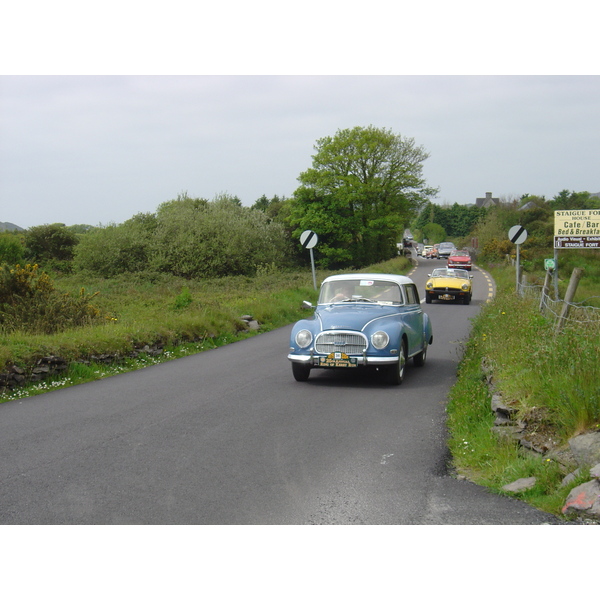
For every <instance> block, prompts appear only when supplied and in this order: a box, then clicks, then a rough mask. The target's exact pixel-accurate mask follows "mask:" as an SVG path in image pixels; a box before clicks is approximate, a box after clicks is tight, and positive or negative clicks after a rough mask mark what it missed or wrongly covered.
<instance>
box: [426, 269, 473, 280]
mask: <svg viewBox="0 0 600 600" xmlns="http://www.w3.org/2000/svg"><path fill="white" fill-rule="evenodd" d="M431 276H432V277H458V278H459V279H469V274H468V273H467V271H465V270H464V269H434V270H433V273H432V274H431Z"/></svg>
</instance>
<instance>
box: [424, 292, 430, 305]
mask: <svg viewBox="0 0 600 600" xmlns="http://www.w3.org/2000/svg"><path fill="white" fill-rule="evenodd" d="M425 302H427V304H431V296H430V295H429V294H426V295H425Z"/></svg>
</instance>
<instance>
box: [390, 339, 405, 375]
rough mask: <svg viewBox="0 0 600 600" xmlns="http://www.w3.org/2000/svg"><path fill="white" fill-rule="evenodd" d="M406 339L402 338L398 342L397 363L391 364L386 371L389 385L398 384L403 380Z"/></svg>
mask: <svg viewBox="0 0 600 600" xmlns="http://www.w3.org/2000/svg"><path fill="white" fill-rule="evenodd" d="M406 354H407V352H406V341H405V340H402V343H401V344H400V354H399V356H398V363H397V364H395V365H392V366H391V367H390V369H389V371H388V377H387V379H388V383H389V384H390V385H400V384H401V383H402V382H403V381H404V369H405V368H406Z"/></svg>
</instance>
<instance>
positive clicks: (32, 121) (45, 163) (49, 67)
mask: <svg viewBox="0 0 600 600" xmlns="http://www.w3.org/2000/svg"><path fill="white" fill-rule="evenodd" d="M109 4H110V2H109ZM127 4H129V3H127ZM175 4H179V3H178V2H175ZM263 4H264V3H263ZM331 4H335V3H331V2H329V3H325V4H322V5H319V6H329V5H331ZM382 4H383V3H381V2H377V1H375V3H374V4H373V7H375V6H381V5H382ZM429 4H430V3H429ZM450 4H452V3H450ZM463 4H465V3H464V2H460V1H459V2H458V4H457V5H456V6H461V5H463ZM578 4H579V3H578V2H577V1H575V2H574V3H573V7H576V6H577V5H578ZM309 5H311V2H309ZM42 6H46V5H42ZM74 6H75V5H74ZM243 6H246V4H244V5H243ZM443 6H447V4H444V5H443ZM452 6H455V5H454V4H453V5H452ZM455 8H456V7H455ZM53 10H54V9H53ZM50 14H51V13H50V12H48V13H46V14H45V15H41V16H40V22H39V23H38V28H37V29H34V30H31V31H30V34H31V35H30V39H32V40H34V39H37V38H38V37H39V36H40V35H42V34H44V35H46V36H47V39H52V40H53V43H51V44H48V45H46V46H45V45H43V44H42V45H41V46H40V45H38V46H37V50H36V52H35V53H34V55H33V58H32V59H31V60H29V62H28V61H27V60H25V62H24V64H23V65H20V64H19V62H18V61H16V60H15V61H14V63H13V62H10V61H4V62H1V61H2V59H1V58H0V66H2V67H7V65H8V66H9V67H10V68H2V69H0V221H2V222H11V223H15V224H16V225H19V226H21V227H24V228H27V227H31V226H34V225H40V224H44V223H54V222H62V223H65V224H67V225H71V224H77V223H86V224H90V225H98V224H107V223H110V222H116V223H120V222H123V221H125V220H126V219H128V218H130V217H131V216H133V215H135V214H137V213H139V212H154V211H155V210H156V209H157V207H158V205H159V204H160V203H162V202H165V201H168V200H171V199H174V198H176V197H177V195H178V194H179V193H181V192H187V193H188V194H189V195H190V196H193V197H203V198H207V199H212V198H214V197H215V195H216V194H219V193H222V192H225V193H229V194H231V195H235V196H237V197H239V198H240V200H241V201H242V203H243V204H244V205H251V204H253V203H254V202H255V201H256V200H257V199H258V198H259V197H260V196H262V195H263V194H265V195H267V197H272V196H274V195H278V196H280V197H281V196H286V197H290V196H291V195H292V194H293V192H294V190H295V189H296V188H297V186H298V181H297V177H298V175H299V174H300V173H301V172H302V171H304V170H306V169H307V168H308V167H310V166H311V155H312V154H313V153H314V144H315V142H316V140H318V139H319V138H321V137H324V136H328V135H334V134H335V133H336V131H337V130H338V129H343V128H352V127H355V126H368V125H374V126H376V127H383V128H387V129H391V130H392V131H393V132H394V133H396V134H400V135H402V136H406V137H411V138H414V140H415V141H416V143H417V144H418V145H420V146H423V148H424V149H425V150H426V151H427V152H428V153H429V154H430V157H429V158H428V159H427V160H426V161H425V163H424V175H425V178H426V180H427V183H428V184H429V185H430V186H433V187H437V188H439V194H438V197H437V199H436V202H438V203H440V204H443V203H450V204H453V203H454V202H458V203H460V204H468V203H473V202H475V199H476V198H478V197H482V196H484V195H485V193H486V192H492V193H493V195H494V196H496V197H498V196H499V197H513V196H521V195H522V194H526V193H528V194H537V195H543V196H545V197H546V198H547V199H550V198H552V197H553V196H554V195H556V194H558V193H559V192H560V191H561V190H563V189H568V190H574V191H584V190H586V191H589V192H592V193H594V192H600V168H599V165H600V135H599V132H600V101H599V98H600V76H599V75H598V73H594V74H593V75H587V74H585V73H586V71H585V70H583V71H579V72H578V73H583V74H573V75H553V74H548V73H553V70H552V68H547V67H546V66H545V65H544V63H541V62H535V61H533V62H532V61H531V60H528V59H527V55H526V54H525V53H524V52H523V53H522V54H521V53H520V54H519V57H518V58H517V59H516V60H513V62H511V63H509V65H508V67H507V68H505V69H502V68H498V66H497V65H498V63H493V66H494V67H495V68H494V69H492V71H491V72H492V73H508V74H506V75H504V74H501V75H499V74H492V75H478V74H473V75H462V74H460V75H457V74H456V73H479V72H483V73H485V72H486V70H485V67H482V68H478V67H477V63H468V66H467V68H464V69H462V68H458V67H455V66H454V64H452V65H451V66H450V68H448V65H446V64H445V63H444V62H443V60H442V59H443V57H444V56H446V55H447V54H451V49H452V48H454V49H455V50H456V47H454V46H450V45H448V46H444V44H443V41H444V40H442V45H441V47H440V46H438V47H437V48H436V49H435V50H434V56H435V57H436V58H435V60H432V59H429V62H427V63H425V64H424V65H423V63H419V62H417V61H416V58H417V57H418V56H421V55H422V54H424V53H423V52H422V49H421V48H418V49H417V51H416V52H415V53H414V58H415V61H414V65H413V68H412V69H407V70H406V71H405V72H409V73H411V74H407V75H394V74H390V75H387V74H385V73H393V72H394V69H393V65H394V64H396V65H397V66H398V62H399V60H400V57H401V56H403V55H402V54H401V48H400V46H399V44H400V40H401V39H405V37H406V36H405V35H402V36H401V35H400V31H402V29H403V28H402V27H399V28H398V27H396V30H395V31H396V35H397V36H398V37H396V38H394V45H393V46H391V47H393V48H395V49H396V50H397V52H398V54H396V55H393V56H392V58H393V59H394V61H395V62H394V61H392V62H390V61H389V60H388V61H385V60H383V59H384V58H386V57H387V58H388V59H389V58H390V55H389V53H386V52H385V49H386V48H389V47H390V46H389V45H388V46H385V44H384V42H383V40H386V39H387V35H386V30H385V27H386V19H381V16H380V17H379V24H378V27H379V29H378V30H377V31H375V32H373V31H371V36H370V37H365V36H363V37H361V38H360V40H359V41H362V42H364V41H366V42H367V44H364V43H357V40H356V39H355V38H352V37H349V38H348V39H346V40H345V42H346V44H345V45H343V44H342V46H340V48H339V49H338V51H337V54H336V52H335V48H334V47H333V44H332V43H331V39H330V38H329V37H328V38H324V37H323V39H327V43H324V44H323V47H322V48H319V51H321V50H322V51H327V52H329V53H332V52H333V54H334V56H345V57H346V59H348V60H347V61H346V62H343V61H329V62H328V61H327V60H323V57H322V56H320V55H319V56H318V60H319V61H320V62H319V63H317V61H316V60H315V58H314V56H313V58H312V61H311V60H309V61H308V62H307V65H306V66H305V67H302V66H300V67H298V66H297V64H294V63H289V64H288V62H286V61H284V62H283V64H281V65H280V66H278V65H277V63H273V62H267V63H266V64H265V66H264V67H263V68H260V67H257V66H256V65H254V64H252V66H251V67H250V68H249V67H248V66H247V65H246V66H244V67H240V65H241V64H242V63H241V62H239V61H240V57H244V56H245V55H246V54H252V53H251V50H252V48H253V47H252V46H251V45H249V44H248V40H249V39H252V36H256V37H257V38H258V39H266V36H268V35H271V37H270V38H268V39H269V42H270V44H269V46H268V47H269V56H270V57H274V56H278V54H279V53H280V52H281V54H285V51H286V48H289V47H290V46H292V47H294V48H298V45H299V44H300V42H301V41H302V40H304V41H303V43H304V46H306V47H308V46H311V45H312V47H314V40H313V42H309V39H311V38H309V37H306V38H305V37H304V36H303V35H301V34H298V33H296V34H295V35H294V34H293V32H294V30H293V29H289V30H286V31H284V32H281V31H280V30H279V29H273V28H270V29H269V28H268V27H263V29H259V30H257V29H256V28H254V29H252V30H251V31H250V32H248V31H246V30H243V31H245V36H246V37H245V38H243V39H241V45H239V46H238V48H237V50H236V53H235V56H236V57H237V60H238V62H227V61H225V63H224V64H223V63H218V62H215V64H212V65H211V67H210V68H208V67H207V64H206V63H203V64H196V70H197V71H199V72H202V73H211V74H200V75H152V73H153V72H160V73H169V72H173V61H172V63H171V64H170V69H169V68H165V67H164V65H162V63H160V62H158V56H159V54H158V50H157V49H156V48H155V47H154V46H147V47H148V48H153V49H154V51H155V52H156V54H154V55H152V58H153V60H151V61H149V63H143V62H142V63H136V62H127V60H125V58H126V57H127V56H131V54H132V49H131V43H132V40H131V39H130V40H129V44H130V46H129V55H126V54H125V53H123V54H121V53H119V55H118V60H115V59H114V57H113V58H112V60H109V61H108V62H107V63H106V65H105V66H104V67H101V66H98V65H99V64H100V65H101V64H102V63H99V62H94V61H93V60H90V61H87V60H86V61H85V65H86V66H90V65H89V64H88V63H90V64H91V65H92V66H93V67H95V68H90V70H91V72H92V73H96V74H90V75H80V74H79V73H86V69H85V68H83V67H79V66H78V65H79V63H77V62H76V59H77V58H78V57H79V58H80V48H82V47H83V48H84V49H85V46H84V45H83V46H82V44H83V38H84V36H83V35H82V34H81V32H79V39H78V44H77V45H69V44H67V43H66V42H65V45H64V47H61V46H60V45H57V44H58V42H57V40H58V41H61V40H64V39H65V38H64V37H62V36H61V35H60V31H58V32H57V31H56V30H54V29H53V30H52V35H50V33H49V32H48V31H47V28H44V27H43V21H44V19H45V18H49V15H50ZM369 15H372V12H369V13H366V14H364V15H363V16H362V18H363V19H364V20H365V22H366V25H368V24H369V20H370V18H371V17H370V16H369ZM242 16H243V17H244V18H245V17H248V18H250V15H249V14H246V15H242ZM442 16H443V17H445V16H447V15H442ZM160 17H161V16H160V15H158V17H157V18H160ZM94 18H98V19H102V15H95V16H94ZM298 18H299V19H300V20H302V18H301V17H298ZM236 23H237V29H234V30H233V31H232V32H231V34H232V35H231V38H227V41H226V42H225V43H223V41H221V46H220V50H221V51H220V52H219V53H218V54H219V56H221V58H222V56H223V55H224V54H225V50H226V48H228V47H229V44H230V43H232V42H230V39H238V38H239V37H240V35H241V32H242V29H240V27H242V25H243V23H240V22H239V21H236V22H235V23H234V25H235V24H236ZM359 23H360V21H359ZM518 23H521V21H518ZM587 23H588V21H587V20H586V19H584V20H583V21H582V25H581V27H583V29H581V27H580V30H581V31H582V32H584V33H585V27H586V26H587V25H586V24H587ZM542 25H544V22H542ZM546 25H547V24H546ZM178 26H179V27H181V29H182V30H181V31H175V32H171V35H175V34H177V37H178V38H181V39H188V38H187V37H186V23H185V22H180V23H178ZM502 26H503V24H501V27H502ZM564 26H565V27H567V28H569V23H568V22H565V23H564ZM7 29H8V28H7ZM208 30H210V28H206V27H205V28H204V30H203V31H204V32H205V33H206V31H208ZM409 30H410V28H409ZM405 31H408V30H406V28H405ZM444 31H445V30H444ZM461 31H464V29H463V30H457V29H456V28H453V29H452V33H453V35H454V34H455V33H456V34H457V35H458V37H459V38H461V39H462V37H461ZM529 31H532V30H529ZM432 32H433V35H432V36H431V39H430V40H429V41H428V44H427V46H426V47H427V48H429V50H430V52H431V48H430V46H431V45H432V44H433V41H432V40H433V38H435V37H436V35H435V29H433V30H432ZM497 32H498V29H490V24H489V23H486V24H484V25H483V26H482V27H481V29H480V30H477V29H475V30H474V31H472V32H471V39H470V41H469V43H468V44H466V45H465V46H463V47H462V48H459V49H458V54H460V52H461V51H462V55H461V56H463V57H464V56H465V55H466V54H467V50H468V54H469V56H471V57H474V56H477V57H480V58H481V56H482V55H483V52H484V50H483V49H484V48H485V47H487V46H490V47H493V48H498V47H502V48H506V47H510V46H511V45H512V46H514V45H518V46H519V48H520V49H523V48H525V44H524V42H523V41H522V40H523V39H524V37H525V33H526V32H525V31H513V33H515V34H519V35H520V37H519V39H520V40H521V41H520V42H519V44H516V43H515V42H512V43H511V42H508V41H507V39H505V38H500V37H498V35H497ZM121 33H122V35H121V36H120V37H118V38H116V39H117V40H121V43H122V42H123V40H125V39H127V35H128V33H129V32H128V31H126V30H125V29H124V30H123V31H122V32H121ZM312 33H313V35H314V34H315V33H316V34H320V33H323V29H319V28H317V29H315V28H313V29H312ZM507 33H508V32H507ZM486 35H487V36H492V37H493V39H494V43H493V44H486V43H485V39H484V38H485V37H486ZM530 35H532V37H533V39H534V47H535V48H540V47H543V48H544V50H543V52H544V53H545V54H548V53H551V52H552V51H553V50H554V51H556V50H555V49H556V47H557V44H556V43H553V44H550V43H548V42H543V41H542V38H544V39H546V38H549V37H550V38H551V37H553V36H549V34H548V32H547V31H546V32H545V34H544V35H543V31H541V30H540V31H535V33H531V34H530ZM205 37H206V35H203V36H199V37H196V38H193V39H192V42H196V41H197V43H198V44H200V43H201V41H202V40H204V39H205ZM438 37H439V36H438ZM463 37H464V36H463ZM584 37H585V36H584ZM103 39H105V38H103ZM214 40H215V38H212V41H213V42H214ZM380 40H381V43H380ZM411 41H412V40H411ZM286 42H287V45H286ZM351 42H352V43H351ZM2 44H4V46H3V47H0V50H2V49H4V48H6V46H7V45H8V43H7V42H0V46H2ZM115 44H117V43H116V42H111V44H105V45H104V46H94V48H95V49H96V52H97V54H95V55H94V54H93V53H90V52H89V51H88V55H89V56H92V57H93V56H99V55H100V54H101V56H102V57H103V58H105V54H108V53H105V50H107V49H110V48H114V46H115ZM369 45H371V46H374V47H375V50H374V55H375V56H376V57H377V60H375V61H373V64H375V65H379V64H380V63H379V62H378V60H380V61H381V67H380V68H373V69H372V70H374V71H375V72H378V73H384V74H383V75H354V74H352V73H353V68H354V69H355V72H360V73H363V72H364V73H369V72H370V71H369V70H368V69H367V68H366V66H365V64H366V62H368V61H367V58H368V57H369V56H370V55H369V54H368V53H367V52H366V51H364V52H361V54H360V57H361V60H358V56H359V55H358V54H357V53H356V52H357V50H356V48H357V46H361V47H362V48H363V49H364V48H365V47H366V46H369ZM565 45H569V39H568V38H564V37H563V38H562V48H563V50H562V51H561V52H562V53H561V54H557V55H556V56H557V57H563V56H564V46H565ZM117 46H118V44H117ZM142 46H143V44H142ZM27 47H28V46H27V45H26V44H23V43H22V42H21V45H20V49H23V50H26V48H27ZM134 47H135V48H136V49H137V46H134ZM192 47H193V44H192ZM579 47H581V44H580V46H578V48H579ZM162 48H163V50H164V45H163V46H162ZM423 48H425V46H424V47H423ZM13 49H14V46H13ZM205 49H206V45H205V46H204V50H203V49H202V48H200V47H199V50H198V52H200V54H202V52H203V51H205ZM262 49H263V50H264V47H263V48H262ZM480 49H481V50H480ZM67 50H68V52H67ZM88 50H89V49H88ZM259 50H260V49H259ZM382 50H383V51H382ZM53 51H54V54H52V52H53ZM61 52H62V53H61ZM520 52H521V50H520ZM133 54H134V55H135V52H133ZM140 54H141V52H140ZM505 54H506V52H505V51H504V52H503V55H502V56H503V57H504V56H505ZM534 54H535V53H534ZM47 55H48V56H50V58H51V59H53V58H54V59H56V62H53V61H52V60H49V61H48V62H47V63H45V62H44V60H43V59H44V57H46V56H47ZM66 55H68V57H69V60H66V59H65V56H66ZM455 55H456V54H455ZM5 56H6V55H5ZM11 56H12V58H14V57H15V56H17V54H16V53H15V52H13V53H12V55H11ZM18 56H19V57H21V54H18ZM160 56H162V54H161V55H160ZM261 56H263V57H264V55H261ZM307 56H308V55H307ZM428 56H429V57H431V54H429V55H428ZM486 56H487V55H486ZM21 58H22V57H21ZM354 58H356V61H355V62H354V63H353V62H352V59H354ZM410 59H411V61H413V55H411V56H410ZM61 61H62V62H61ZM555 62H558V64H559V66H563V65H564V63H561V62H560V61H555ZM521 63H523V64H524V65H525V66H526V69H527V70H528V72H533V73H540V74H539V75H529V74H525V75H513V74H512V73H520V70H519V69H518V68H517V65H519V64H521ZM174 64H175V65H178V66H179V68H177V69H176V72H178V73H186V72H190V73H191V72H194V70H193V67H192V65H191V64H190V63H189V62H185V61H184V62H182V63H178V62H177V61H174ZM257 64H258V63H257ZM300 64H302V63H300ZM318 64H320V65H321V67H320V69H319V68H318V66H317V65H318ZM457 64H458V63H457ZM568 64H572V62H568ZM576 64H578V65H579V64H582V63H581V62H577V63H576ZM584 64H585V63H584ZM15 65H17V66H15ZM119 65H120V66H121V68H119ZM540 65H541V66H540ZM371 66H372V65H371ZM486 66H489V65H486ZM287 67H289V69H288V70H287V71H286V68H287ZM402 67H406V63H403V65H401V66H400V67H399V70H401V71H402ZM323 70H324V72H325V74H316V75H305V74H304V73H322V72H323ZM447 70H449V71H450V73H451V74H448V75H437V73H444V72H446V71H447ZM122 72H125V73H148V74H143V75H133V76H132V75H128V74H125V75H124V74H116V75H112V73H122ZM245 72H249V74H247V75H244V74H241V75H238V74H237V73H245ZM286 72H288V73H294V74H285V73H286ZM328 72H333V73H343V74H340V75H329V74H327V73H328ZM559 72H563V73H569V70H568V69H562V70H561V69H559ZM43 73H50V74H43ZM224 73H233V74H224ZM270 73H283V74H282V75H271V74H270ZM413 73H416V74H413ZM419 73H435V74H419Z"/></svg>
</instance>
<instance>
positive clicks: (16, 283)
mask: <svg viewBox="0 0 600 600" xmlns="http://www.w3.org/2000/svg"><path fill="white" fill-rule="evenodd" d="M95 296H96V294H87V293H86V292H85V289H84V288H81V290H80V292H79V295H78V296H76V297H73V296H71V295H70V294H64V293H62V292H60V291H58V290H56V289H55V287H54V283H53V282H52V280H51V279H50V277H49V276H48V275H47V274H46V273H40V272H39V267H38V265H25V266H24V267H21V266H20V265H16V266H15V267H14V268H11V267H9V266H8V265H3V266H2V268H1V269H0V327H1V328H2V329H3V330H4V331H5V332H12V331H17V330H21V331H26V332H28V333H47V334H50V333H56V332H58V331H63V330H65V329H68V328H69V327H78V326H82V325H87V324H89V323H91V322H93V321H95V320H97V319H100V318H101V317H102V314H101V311H100V310H99V309H98V308H96V307H95V306H93V305H92V304H91V303H90V302H91V300H92V299H93V298H94V297H95Z"/></svg>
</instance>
